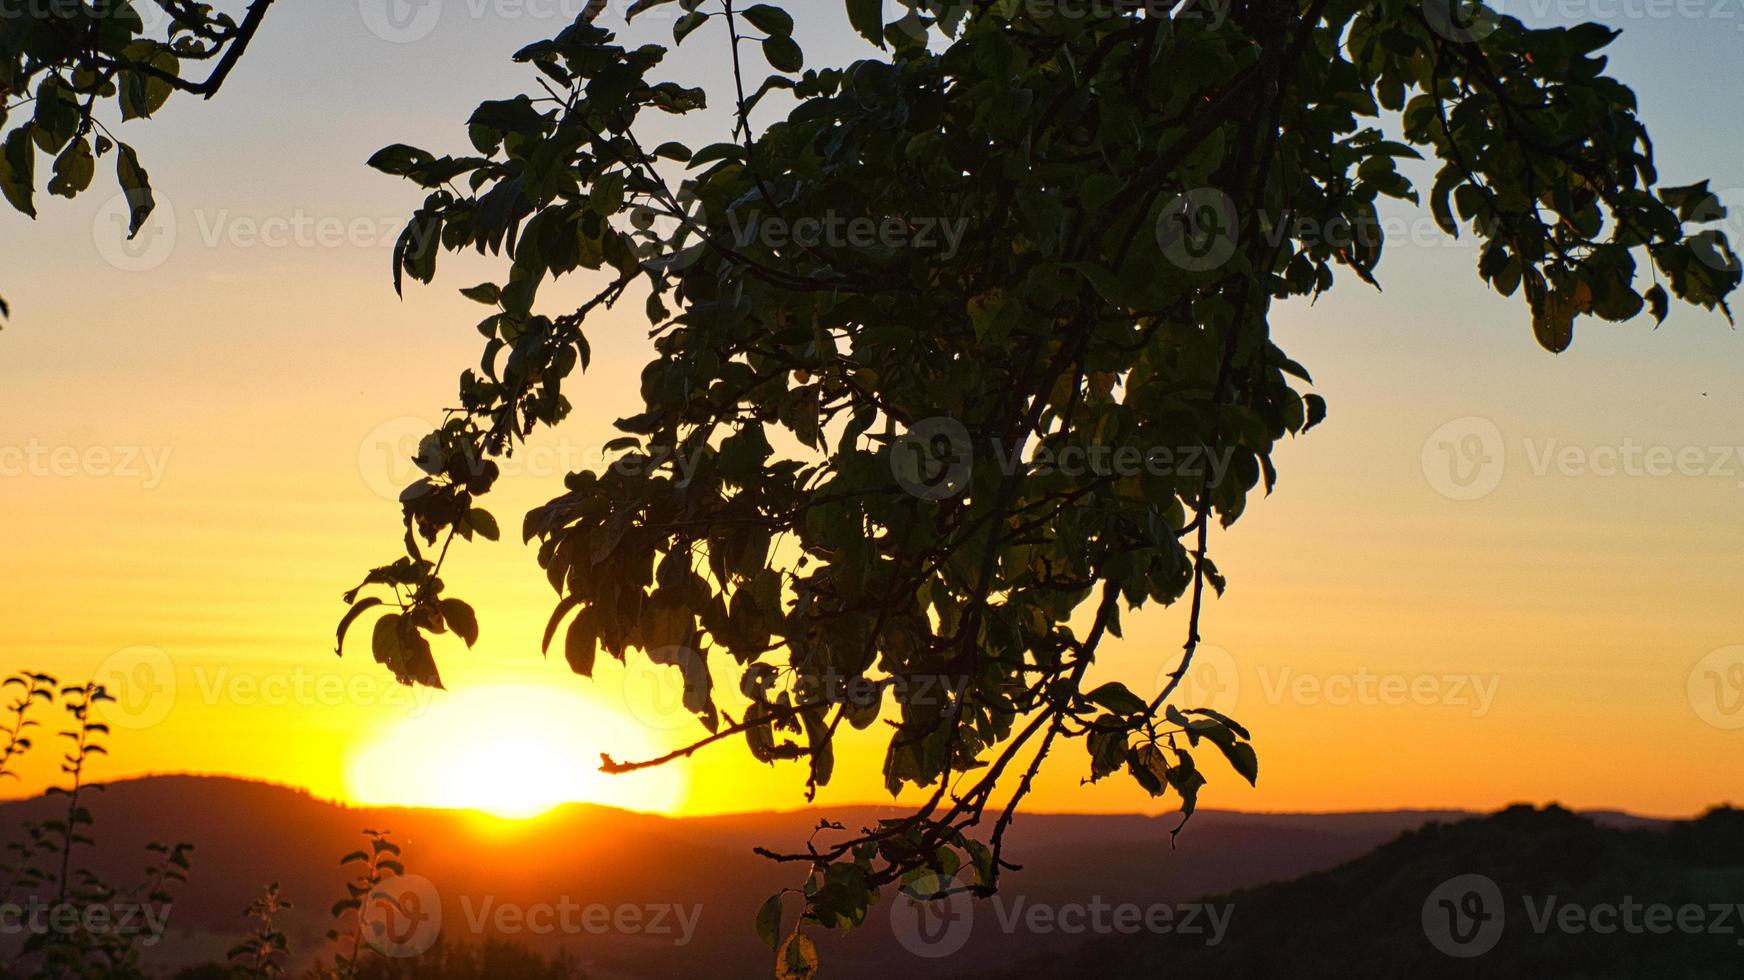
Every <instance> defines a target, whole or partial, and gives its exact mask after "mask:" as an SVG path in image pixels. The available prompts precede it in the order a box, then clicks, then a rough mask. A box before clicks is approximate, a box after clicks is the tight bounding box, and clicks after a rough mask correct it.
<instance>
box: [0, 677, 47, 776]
mask: <svg viewBox="0 0 1744 980" xmlns="http://www.w3.org/2000/svg"><path fill="white" fill-rule="evenodd" d="M13 687H16V688H18V694H17V699H16V700H14V701H13V702H12V703H11V704H9V705H7V706H6V714H7V719H6V724H5V725H3V726H0V738H4V739H5V744H4V745H0V779H13V780H16V779H18V774H17V773H16V772H13V771H12V769H11V768H10V767H11V765H12V760H13V759H15V758H17V757H18V756H21V755H23V754H24V753H26V752H29V751H30V747H31V741H30V736H29V734H28V732H29V731H30V729H32V728H35V727H37V723H36V721H35V720H34V719H32V718H31V717H30V712H31V709H33V708H35V707H36V705H37V703H38V702H42V703H44V704H53V703H54V697H55V679H54V678H53V677H51V676H49V675H48V674H38V673H34V672H30V671H25V672H23V673H18V674H14V675H12V676H11V677H8V678H6V679H5V680H4V681H0V690H7V689H10V688H13Z"/></svg>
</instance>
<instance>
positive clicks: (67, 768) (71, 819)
mask: <svg viewBox="0 0 1744 980" xmlns="http://www.w3.org/2000/svg"><path fill="white" fill-rule="evenodd" d="M114 700H115V698H114V697H113V696H111V695H110V694H109V692H108V691H107V690H105V689H104V687H103V685H101V684H98V683H96V682H95V681H87V682H86V683H85V684H84V686H82V687H63V688H61V701H62V702H63V703H64V704H65V706H66V710H67V714H69V715H71V716H72V718H73V724H72V727H71V728H69V729H67V730H66V731H63V732H61V737H62V738H64V739H67V740H69V741H71V742H72V743H73V747H72V748H70V749H68V750H67V754H66V755H65V756H64V757H62V759H61V772H63V773H65V774H66V775H67V776H68V777H70V779H71V780H72V784H71V785H70V786H67V787H64V788H63V787H60V786H51V787H49V790H48V792H49V795H51V796H55V795H59V796H65V797H66V798H67V815H66V817H65V819H62V820H51V821H49V822H48V823H47V824H46V825H45V826H46V827H47V828H48V830H49V832H50V833H52V834H55V835H57V836H58V837H59V838H60V856H61V871H60V876H59V877H58V878H56V879H55V880H56V882H57V883H58V885H59V895H58V898H57V902H59V903H64V902H65V901H66V900H67V897H68V890H69V888H70V887H71V884H72V880H71V877H70V872H71V869H72V863H73V849H74V848H76V847H77V846H78V845H80V844H91V843H95V842H94V841H92V840H91V838H89V837H87V836H85V834H84V833H83V832H81V831H80V830H79V828H80V827H88V826H90V824H91V811H90V810H89V809H88V808H86V807H84V806H82V805H80V803H79V797H80V795H81V794H82V793H83V792H84V791H85V790H87V789H89V790H92V791H94V792H101V791H102V789H103V787H101V786H95V785H89V784H87V783H86V782H85V766H86V764H88V763H89V762H90V761H91V757H92V756H94V755H108V754H109V750H108V749H107V748H106V747H104V745H103V743H102V742H101V741H100V739H101V738H103V737H104V736H107V735H108V734H109V726H108V725H105V724H104V723H102V722H100V721H97V720H96V718H95V713H94V712H93V711H92V709H93V708H95V707H96V706H97V705H98V704H101V703H103V702H104V701H114Z"/></svg>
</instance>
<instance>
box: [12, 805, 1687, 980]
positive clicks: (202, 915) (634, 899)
mask: <svg viewBox="0 0 1744 980" xmlns="http://www.w3.org/2000/svg"><path fill="white" fill-rule="evenodd" d="M60 804H61V801H60V800H58V799H54V798H48V799H42V798H39V799H34V800H20V801H11V802H6V803H0V843H3V842H4V840H5V839H6V838H7V837H9V836H16V834H17V833H18V832H17V831H16V830H15V829H14V828H18V827H19V826H20V825H21V824H22V823H23V821H25V820H28V819H42V818H46V817H49V816H51V815H53V813H54V811H55V810H56V809H57V808H58V806H59V805H60ZM91 809H92V811H93V813H94V815H95V816H96V820H97V824H96V828H95V837H96V839H97V841H98V842H99V846H98V847H97V848H96V849H92V850H86V851H84V852H82V854H81V856H82V857H84V858H85V859H87V860H88V862H89V863H90V864H91V866H92V867H93V868H94V869H96V870H98V871H100V872H101V873H103V874H105V875H107V876H109V877H110V878H112V879H114V880H122V881H125V880H129V879H130V878H131V877H132V876H133V875H135V874H137V872H138V869H139V867H140V866H141V864H142V863H143V862H142V856H143V853H144V851H143V849H144V847H145V845H146V843H148V842H150V841H154V840H157V841H182V840H186V841H190V842H192V843H194V844H195V851H194V854H193V862H194V868H193V875H192V879H191V881H190V882H189V883H188V885H187V886H185V887H184V888H182V889H181V891H180V893H179V894H178V897H177V899H176V902H175V908H174V912H173V915H172V916H171V920H170V929H171V934H170V936H169V937H168V938H167V939H166V941H165V942H164V943H163V944H162V945H161V946H160V947H159V948H157V949H155V950H153V951H152V953H151V957H152V960H153V961H155V962H157V963H158V964H160V965H163V966H166V967H167V966H180V965H184V964H188V963H194V962H203V961H212V960H221V959H222V958H223V955H224V951H225V950H226V949H227V948H228V947H229V945H230V944H231V943H233V942H234V941H235V939H236V937H237V936H238V935H239V933H240V931H241V928H242V926H243V922H242V919H241V915H240V912H241V910H242V908H243V907H244V906H245V905H246V904H247V903H248V901H249V900H250V899H251V898H252V897H253V896H254V895H255V894H256V893H257V892H258V890H259V889H260V888H261V887H262V886H263V885H265V884H266V883H267V882H271V881H278V882H281V883H282V885H283V889H284V892H285V894H286V895H287V896H288V897H289V898H290V899H291V901H293V902H294V903H295V904H296V906H297V912H296V913H295V916H294V917H293V919H292V920H291V921H290V922H289V923H288V927H289V928H288V929H287V931H288V932H289V934H290V937H291V941H292V946H293V949H295V950H298V951H301V952H303V953H304V954H313V953H315V952H317V951H319V950H320V949H321V947H322V936H323V934H324V932H325V930H326V928H327V927H328V925H329V923H328V921H327V919H326V912H327V909H328V907H329V906H330V905H331V904H332V902H333V901H334V900H335V899H336V898H338V897H339V896H341V895H342V894H343V882H344V880H345V878H346V873H345V872H344V871H343V870H341V869H340V868H339V867H338V858H339V856H340V855H342V854H345V853H347V852H349V851H351V850H354V849H356V847H357V846H358V844H359V841H360V840H361V838H360V836H359V832H360V831H361V830H362V829H363V828H365V827H373V828H382V829H389V830H392V831H393V832H394V834H395V837H396V839H397V840H399V841H400V843H401V844H402V845H403V846H404V849H405V859H406V864H407V868H408V871H409V872H411V873H413V874H418V875H422V876H424V877H426V878H428V879H429V880H430V881H431V882H432V884H433V886H434V887H435V889H436V890H437V891H438V892H439V893H440V895H441V897H442V923H443V929H444V935H445V936H447V937H459V938H460V939H462V940H471V939H475V938H483V937H485V936H490V935H495V934H496V933H495V932H494V931H493V930H492V929H491V928H490V927H489V923H487V925H486V928H484V929H483V931H475V930H474V928H473V926H474V925H475V924H477V923H480V922H481V921H485V920H484V919H482V918H481V914H480V909H483V908H486V907H491V908H497V907H501V906H503V905H505V904H507V905H513V906H516V907H523V908H524V907H528V906H534V905H538V904H540V903H554V902H558V901H564V900H567V901H569V902H572V903H578V904H587V903H597V902H608V903H612V904H614V905H635V906H654V905H669V906H677V905H683V906H685V907H686V908H691V907H696V908H697V909H698V910H699V911H698V913H697V919H696V923H695V929H694V935H692V936H690V937H689V941H688V942H686V943H684V944H682V945H680V944H678V943H677V942H676V941H675V938H674V937H672V936H665V937H655V936H649V935H640V934H638V935H620V934H607V935H594V934H579V935H577V934H571V935H537V934H531V933H529V932H526V931H524V930H523V931H521V932H519V933H517V934H511V935H508V936H507V937H506V938H510V939H512V940H514V941H517V942H521V943H526V944H529V945H533V946H535V947H537V948H541V949H544V950H546V951H555V950H556V949H558V948H560V947H561V948H567V949H569V950H571V951H572V952H573V953H575V954H576V955H577V956H578V957H580V959H581V960H582V962H583V963H584V964H586V965H587V966H588V968H589V970H590V975H598V976H602V977H604V976H611V977H668V976H686V975H698V974H699V973H700V971H707V973H708V975H709V976H711V977H716V978H723V980H725V978H734V977H741V976H742V977H748V978H749V977H756V978H759V980H761V978H765V977H767V976H768V967H769V954H768V951H767V950H766V949H765V948H764V947H762V946H761V945H760V944H759V943H758V942H757V939H756V937H755V933H754V930H753V929H752V919H753V916H754V914H755V912H756V909H757V908H758V906H759V905H760V904H761V903H762V901H763V899H765V898H767V897H768V896H769V895H770V894H773V893H774V892H775V891H777V890H778V889H780V888H782V887H793V886H797V885H798V884H800V877H799V876H802V875H803V869H801V868H798V867H796V866H791V865H790V866H779V865H775V864H772V863H770V862H768V861H765V860H763V859H761V858H758V857H756V856H755V855H753V854H752V853H751V848H752V846H754V845H774V846H778V847H783V848H791V847H793V846H796V845H798V844H800V843H802V842H803V841H804V840H805V838H806V837H807V836H808V835H809V834H810V832H811V830H812V828H813V827H815V825H816V823H817V821H818V819H819V818H820V816H823V815H826V814H827V815H828V816H830V817H831V818H832V819H836V820H839V821H841V822H843V823H845V824H847V825H849V826H850V827H854V826H858V825H860V824H861V823H864V822H868V821H871V820H874V819H876V818H877V817H879V816H881V815H886V814H888V813H889V812H892V811H891V810H890V808H884V807H872V806H866V807H830V808H826V809H819V810H802V811H787V812H779V813H753V814H735V815H727V816H708V817H667V816H660V815H652V814H641V813H632V812H627V811H623V810H616V809H612V808H609V807H602V806H595V805H591V804H572V805H568V806H565V807H562V808H560V809H558V810H556V811H554V812H552V813H551V814H548V815H547V816H545V817H543V818H540V819H538V820H534V821H530V822H526V823H513V822H503V821H498V820H494V819H492V818H486V817H482V816H480V815H477V814H473V813H470V812H466V811H445V810H428V809H416V808H395V807H363V806H351V805H346V804H341V803H334V802H329V801H324V800H321V799H318V798H316V797H314V796H311V795H310V794H308V793H306V792H302V791H299V790H294V789H288V788H285V787H282V786H276V785H272V784H268V783H259V782H251V781H246V780H239V779H230V778H224V777H210V776H158V777H147V778H142V779H134V780H127V781H120V782H116V783H112V784H110V785H109V786H108V788H107V789H106V790H105V791H104V792H103V793H100V794H93V795H92V796H91ZM1469 816H1470V815H1469V814H1464V813H1460V812H1455V811H1401V812H1396V813H1348V814H1243V813H1232V812H1222V811H1201V813H1200V814H1199V815H1198V816H1197V817H1196V818H1195V820H1194V822H1193V824H1192V825H1191V826H1190V828H1189V831H1188V832H1187V833H1186V834H1185V835H1183V837H1182V838H1181V841H1180V846H1179V847H1178V848H1177V849H1174V850H1171V849H1170V847H1169V843H1168V840H1169V837H1168V833H1167V831H1168V830H1169V829H1170V828H1172V827H1173V826H1174V818H1171V817H1147V816H1143V815H1119V814H1116V815H1072V814H1031V815H1025V816H1022V817H1020V818H1019V819H1018V821H1017V823H1016V824H1015V825H1014V827H1013V831H1012V835H1011V841H1010V843H1009V845H1008V853H1009V854H1010V855H1011V856H1012V857H1013V858H1014V859H1015V860H1017V861H1018V862H1020V863H1022V864H1023V865H1024V870H1023V871H1021V872H1018V873H1015V874H1013V875H1010V876H1008V878H1007V879H1006V881H1005V883H1004V887H1003V888H1002V893H1003V896H1004V897H1005V898H1006V899H1009V900H1018V899H1021V900H1022V901H1025V902H1027V903H1030V904H1031V905H1036V904H1040V905H1047V906H1056V907H1057V906H1063V905H1070V904H1072V903H1082V902H1084V901H1087V900H1089V899H1090V898H1092V897H1095V898H1097V899H1098V900H1105V901H1109V902H1117V903H1156V902H1159V901H1170V902H1178V901H1187V900H1190V899H1192V898H1195V897H1197V896H1201V895H1206V894H1213V893H1220V892H1229V891H1233V890H1235V889H1241V888H1248V887H1252V886H1258V885H1263V884H1265V883H1267V882H1278V881H1286V880H1290V879H1295V878H1300V877H1302V876H1304V875H1307V874H1310V873H1312V872H1316V871H1323V870H1326V869H1331V868H1334V867H1335V866H1337V865H1340V864H1341V863H1343V862H1347V861H1351V860H1352V859H1355V858H1358V857H1359V856H1361V855H1363V854H1365V853H1367V852H1369V851H1371V850H1373V849H1374V848H1376V847H1377V846H1380V845H1382V844H1383V843H1385V842H1387V841H1390V840H1393V839H1394V838H1397V837H1399V835H1400V834H1401V833H1404V832H1406V831H1411V830H1415V829H1417V828H1420V827H1424V826H1425V825H1428V824H1432V823H1435V822H1442V823H1445V822H1447V821H1455V820H1461V819H1464V818H1466V817H1469ZM1597 818H1598V820H1599V822H1600V823H1603V824H1605V825H1607V826H1616V827H1630V828H1641V827H1659V828H1663V827H1664V826H1666V824H1665V823H1664V822H1663V821H1649V820H1641V819H1638V818H1634V817H1630V816H1628V815H1625V814H1601V815H1597ZM892 905H893V903H892V902H890V901H885V902H882V903H880V904H879V906H877V907H875V908H874V909H873V911H872V913H871V918H870V919H869V921H868V922H867V923H866V925H865V926H864V927H863V928H862V929H860V930H858V931H857V932H855V933H851V934H848V935H845V936H838V935H834V934H825V935H822V936H819V937H818V938H819V944H820V947H821V949H822V952H823V954H824V956H825V957H826V961H827V962H828V963H829V964H830V971H829V976H831V977H832V978H850V980H852V978H859V977H867V978H871V977H888V976H890V975H892V973H900V972H913V971H915V970H917V969H919V970H920V972H922V973H924V975H926V976H929V977H930V976H952V975H960V974H961V973H964V972H970V971H968V970H967V965H968V964H970V963H974V964H976V967H977V969H1001V968H1005V967H1007V966H1015V965H1016V964H1019V963H1022V962H1024V961H1026V960H1028V959H1030V958H1033V957H1038V956H1047V955H1051V954H1057V953H1064V952H1067V951H1069V950H1072V949H1074V948H1076V947H1077V946H1078V945H1080V944H1082V943H1083V942H1084V939H1085V937H1084V936H1083V935H1072V934H1065V933H1062V932H1051V933H1045V934H1027V933H1020V934H1008V933H1005V932H1002V931H1001V930H1000V929H999V928H998V923H997V921H995V920H994V919H993V917H991V916H983V917H982V919H981V920H979V921H977V922H976V924H975V925H976V928H975V930H974V933H973V935H972V936H970V937H969V938H968V940H967V941H966V943H965V944H964V945H963V948H962V950H961V952H960V953H958V954H957V955H954V956H952V957H950V958H949V959H948V960H943V961H939V960H930V959H926V958H924V957H917V956H915V955H914V953H913V952H911V951H910V950H909V949H908V948H905V947H904V946H903V944H902V943H900V942H893V941H892V940H893V936H894V930H895V929H897V928H898V927H897V926H896V925H894V924H893V923H894V922H895V919H894V918H893V912H892V909H891V907H892Z"/></svg>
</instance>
